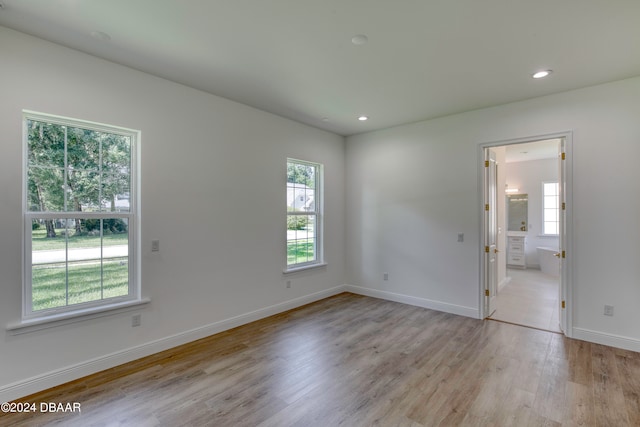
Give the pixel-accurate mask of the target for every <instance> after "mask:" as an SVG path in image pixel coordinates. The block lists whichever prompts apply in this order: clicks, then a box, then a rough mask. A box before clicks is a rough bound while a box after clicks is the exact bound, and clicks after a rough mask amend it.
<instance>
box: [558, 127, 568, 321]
mask: <svg viewBox="0 0 640 427" xmlns="http://www.w3.org/2000/svg"><path fill="white" fill-rule="evenodd" d="M565 153H566V138H561V139H560V144H559V147H558V190H559V197H558V202H559V204H560V206H559V209H558V236H559V239H558V240H559V245H558V247H559V252H558V254H557V256H558V257H559V258H560V286H558V289H559V291H558V292H559V295H558V301H559V302H560V303H559V304H558V310H559V311H560V316H559V317H560V330H561V331H562V332H563V333H566V330H567V309H566V301H567V295H566V293H567V291H566V288H567V281H566V278H565V274H566V268H565V258H566V249H565V246H566V242H567V234H566V230H567V218H566V212H567V211H566V207H567V201H566V190H567V188H566V178H567V169H566V163H567V162H566V154H565Z"/></svg>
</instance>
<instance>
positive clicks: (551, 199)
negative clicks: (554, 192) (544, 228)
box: [544, 196, 558, 209]
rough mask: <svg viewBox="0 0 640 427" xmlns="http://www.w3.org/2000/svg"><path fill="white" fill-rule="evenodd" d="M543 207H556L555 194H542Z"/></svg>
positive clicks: (556, 198) (556, 199)
mask: <svg viewBox="0 0 640 427" xmlns="http://www.w3.org/2000/svg"><path fill="white" fill-rule="evenodd" d="M544 208H545V209H557V208H558V197H557V196H544Z"/></svg>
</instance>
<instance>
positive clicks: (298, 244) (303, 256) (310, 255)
mask: <svg viewBox="0 0 640 427" xmlns="http://www.w3.org/2000/svg"><path fill="white" fill-rule="evenodd" d="M315 259H316V256H315V247H314V244H313V239H299V240H292V241H289V242H287V265H291V264H298V263H301V262H308V261H313V260H315Z"/></svg>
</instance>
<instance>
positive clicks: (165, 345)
mask: <svg viewBox="0 0 640 427" xmlns="http://www.w3.org/2000/svg"><path fill="white" fill-rule="evenodd" d="M345 290H346V289H345V286H336V287H334V288H331V289H327V290H324V291H321V292H316V293H313V294H310V295H305V296H303V297H300V298H296V299H293V300H289V301H285V302H282V303H279V304H275V305H272V306H269V307H265V308H262V309H259V310H256V311H252V312H250V313H245V314H242V315H239V316H235V317H231V318H229V319H225V320H221V321H219V322H215V323H211V324H209V325H205V326H201V327H199V328H195V329H191V330H189V331H185V332H181V333H179V334H175V335H172V336H168V337H165V338H161V339H159V340H155V341H151V342H148V343H145V344H141V345H138V346H135V347H131V348H128V349H125V350H122V351H117V352H115V353H111V354H108V355H105V356H100V357H97V358H95V359H92V360H87V361H85V362H81V363H78V364H75V365H72V366H68V367H65V368H62V369H57V370H55V371H51V372H47V373H45V374H41V375H37V376H34V377H31V378H28V379H26V380H22V381H19V382H15V383H12V384H8V385H6V386H3V387H0V402H9V401H11V400H15V399H19V398H21V397H24V396H28V395H30V394H33V393H37V392H39V391H42V390H46V389H48V388H51V387H55V386H57V385H60V384H64V383H66V382H69V381H73V380H76V379H78V378H82V377H85V376H87V375H91V374H95V373H96V372H100V371H103V370H105V369H109V368H113V367H114V366H118V365H122V364H123V363H128V362H131V361H133V360H136V359H140V358H142V357H146V356H150V355H152V354H155V353H159V352H161V351H164V350H168V349H170V348H174V347H177V346H180V345H183V344H187V343H189V342H192V341H196V340H199V339H201V338H205V337H208V336H211V335H214V334H217V333H220V332H223V331H226V330H229V329H232V328H235V327H238V326H241V325H244V324H247V323H251V322H254V321H256V320H260V319H263V318H265V317H269V316H272V315H274V314H278V313H282V312H284V311H287V310H291V309H294V308H297V307H300V306H303V305H305V304H309V303H312V302H315V301H319V300H321V299H324V298H328V297H330V296H333V295H337V294H339V293H342V292H345Z"/></svg>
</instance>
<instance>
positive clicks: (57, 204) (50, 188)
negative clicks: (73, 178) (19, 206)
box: [27, 167, 64, 212]
mask: <svg viewBox="0 0 640 427" xmlns="http://www.w3.org/2000/svg"><path fill="white" fill-rule="evenodd" d="M27 197H28V200H27V209H28V210H29V211H30V212H44V211H51V212H56V211H62V210H64V172H63V169H54V168H41V167H30V168H29V171H28V173H27Z"/></svg>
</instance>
